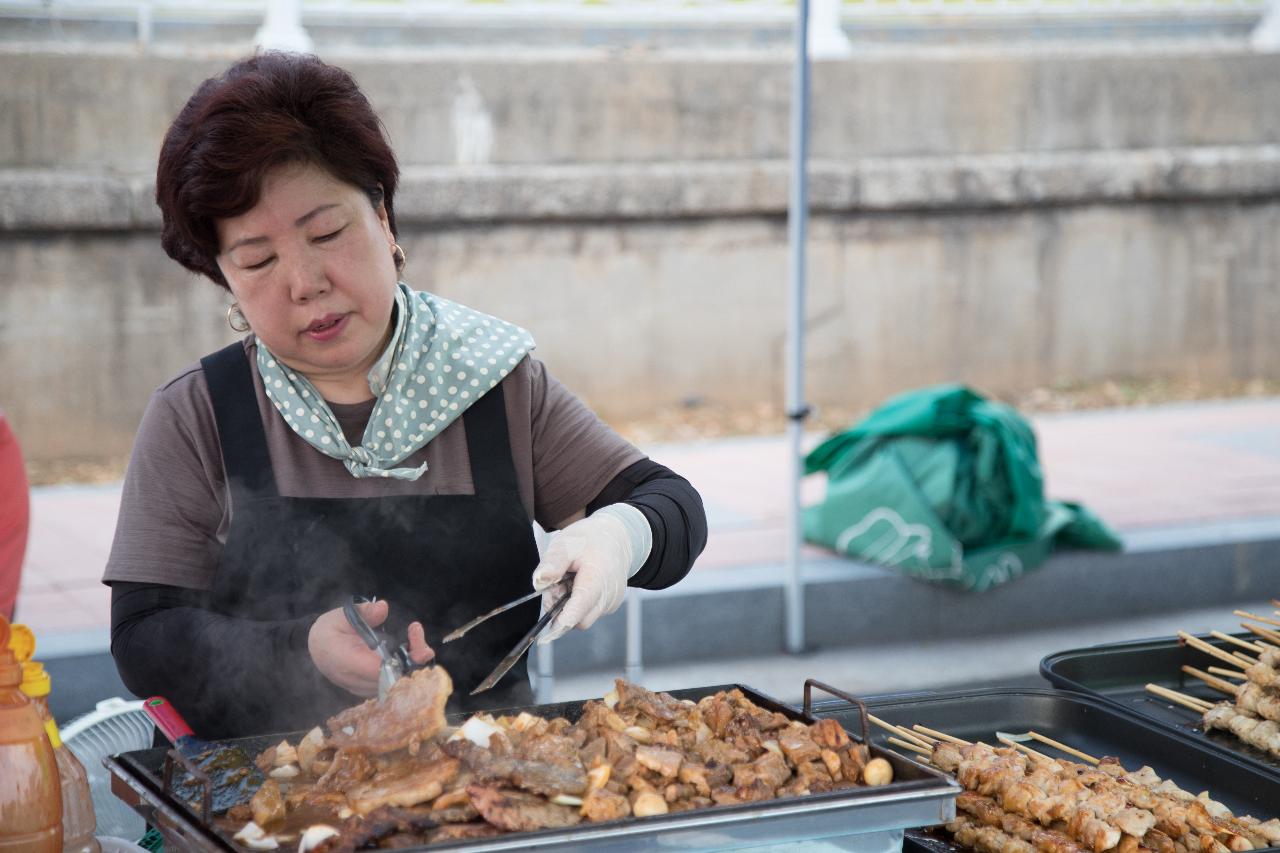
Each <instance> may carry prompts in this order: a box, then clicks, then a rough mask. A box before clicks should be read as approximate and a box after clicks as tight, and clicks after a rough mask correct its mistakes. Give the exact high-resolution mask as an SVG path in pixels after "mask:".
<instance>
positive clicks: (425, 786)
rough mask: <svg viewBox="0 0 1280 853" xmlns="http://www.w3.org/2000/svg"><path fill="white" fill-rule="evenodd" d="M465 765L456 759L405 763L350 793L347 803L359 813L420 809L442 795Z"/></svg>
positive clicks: (360, 785) (348, 792) (352, 789)
mask: <svg viewBox="0 0 1280 853" xmlns="http://www.w3.org/2000/svg"><path fill="white" fill-rule="evenodd" d="M461 766H462V763H461V762H460V761H458V760H457V759H456V758H442V759H440V760H438V761H414V760H412V759H410V760H407V761H402V762H399V763H397V764H393V765H391V766H390V767H389V768H388V769H387V770H386V771H384V772H382V773H379V774H378V775H376V776H375V777H373V778H372V779H370V780H369V781H367V782H363V783H361V784H359V785H356V786H355V787H353V788H351V789H350V790H348V791H347V801H348V802H349V803H350V804H351V808H352V810H353V811H355V813H356V814H368V813H369V812H372V811H373V810H374V809H378V808H381V807H383V806H416V805H418V804H419V803H425V802H427V801H429V800H434V799H435V798H436V797H438V796H440V794H441V793H443V792H444V786H445V785H447V784H449V783H450V782H452V781H453V778H454V777H455V776H457V775H458V769H459V768H460V767H461Z"/></svg>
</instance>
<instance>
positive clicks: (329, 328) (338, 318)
mask: <svg viewBox="0 0 1280 853" xmlns="http://www.w3.org/2000/svg"><path fill="white" fill-rule="evenodd" d="M347 317H348V315H347V314H334V315H332V316H326V317H324V318H323V319H321V320H318V321H316V322H315V323H312V324H311V325H310V326H308V327H307V328H306V330H305V331H304V332H303V334H304V335H306V336H307V337H308V338H310V339H311V340H313V341H320V342H321V343H323V342H324V341H331V340H333V339H334V338H336V337H337V336H338V335H340V334H342V330H343V329H344V328H346V325H347Z"/></svg>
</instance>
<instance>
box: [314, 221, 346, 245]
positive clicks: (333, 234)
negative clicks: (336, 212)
mask: <svg viewBox="0 0 1280 853" xmlns="http://www.w3.org/2000/svg"><path fill="white" fill-rule="evenodd" d="M346 227H347V226H345V225H344V226H342V228H339V229H338V230H337V231H330V232H329V233H328V234H321V235H320V236H319V237H316V238H315V242H317V243H327V242H329V241H330V240H332V239H333V238H334V237H337V236H338V235H339V234H341V233H342V231H343V228H346Z"/></svg>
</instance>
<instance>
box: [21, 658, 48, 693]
mask: <svg viewBox="0 0 1280 853" xmlns="http://www.w3.org/2000/svg"><path fill="white" fill-rule="evenodd" d="M52 688H53V679H51V678H49V673H47V672H45V671H44V664H42V663H40V662H39V661H33V660H32V661H27V662H26V663H24V664H22V686H21V689H22V692H23V693H25V694H27V695H28V696H30V697H31V698H33V699H38V698H40V697H41V696H48V695H49V691H50V690H51V689H52Z"/></svg>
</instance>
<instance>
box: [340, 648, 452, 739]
mask: <svg viewBox="0 0 1280 853" xmlns="http://www.w3.org/2000/svg"><path fill="white" fill-rule="evenodd" d="M452 692H453V681H452V680H451V679H450V678H449V673H447V672H445V671H444V668H443V667H439V666H430V667H426V668H425V669H420V670H418V671H417V672H415V673H413V674H412V675H409V676H407V677H405V678H402V679H400V680H399V681H397V682H396V683H395V684H393V685H392V686H391V689H390V690H389V691H387V698H386V699H385V700H383V701H381V702H379V701H378V700H377V699H370V700H369V701H367V702H364V703H363V704H360V705H357V706H356V707H354V708H348V709H347V710H345V711H343V712H341V713H339V714H337V715H335V716H333V717H330V718H329V731H330V732H331V735H330V737H329V743H330V744H331V745H333V746H337V747H349V748H355V749H363V750H368V751H369V752H378V753H382V752H393V751H395V750H397V749H403V748H404V747H409V751H410V752H417V747H418V744H419V743H421V742H422V741H424V740H426V739H427V738H429V737H431V736H432V735H434V734H436V733H437V732H439V731H440V730H441V729H442V728H444V726H445V719H444V706H445V703H446V702H448V701H449V694H450V693H452Z"/></svg>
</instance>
